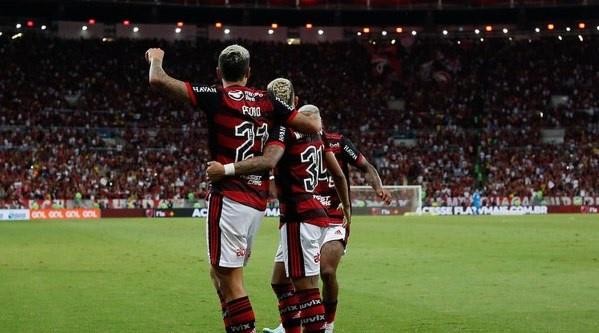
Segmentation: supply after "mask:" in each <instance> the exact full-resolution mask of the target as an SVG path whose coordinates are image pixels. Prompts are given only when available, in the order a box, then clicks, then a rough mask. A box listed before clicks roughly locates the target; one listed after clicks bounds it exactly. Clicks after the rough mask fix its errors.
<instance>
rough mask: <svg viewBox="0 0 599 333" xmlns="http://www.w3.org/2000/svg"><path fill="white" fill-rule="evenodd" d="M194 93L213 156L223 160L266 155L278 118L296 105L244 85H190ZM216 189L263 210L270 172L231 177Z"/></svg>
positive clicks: (189, 87) (232, 161) (215, 187)
mask: <svg viewBox="0 0 599 333" xmlns="http://www.w3.org/2000/svg"><path fill="white" fill-rule="evenodd" d="M188 89H189V91H190V96H191V98H192V102H193V104H194V105H197V106H198V107H199V108H200V109H202V110H203V111H204V112H206V114H207V119H208V136H209V137H208V144H209V149H210V154H211V158H212V160H214V161H218V162H220V163H222V164H228V163H234V162H239V161H242V160H245V159H248V158H251V157H254V156H260V155H262V151H263V149H264V145H265V143H266V141H267V140H268V133H269V130H270V127H271V125H272V124H273V122H274V120H275V118H277V119H281V118H283V117H286V116H288V115H291V114H292V113H293V109H292V108H290V107H288V106H286V105H284V104H283V103H279V102H278V101H275V102H273V101H272V100H271V98H270V97H269V96H268V94H267V93H266V92H265V91H261V90H256V89H252V88H248V87H243V86H230V87H226V88H225V87H211V86H203V85H189V86H188ZM212 191H216V192H219V193H222V194H223V195H224V196H226V197H229V198H230V199H232V200H235V201H237V202H240V203H242V204H245V205H248V206H251V207H254V208H256V209H259V210H264V209H265V208H266V199H267V197H268V181H267V173H266V172H262V173H256V174H252V175H247V176H236V177H228V178H226V179H225V180H223V181H221V182H218V183H216V184H213V185H212Z"/></svg>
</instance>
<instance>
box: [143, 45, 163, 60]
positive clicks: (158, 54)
mask: <svg viewBox="0 0 599 333" xmlns="http://www.w3.org/2000/svg"><path fill="white" fill-rule="evenodd" d="M163 58H164V51H163V50H162V49H159V48H154V49H148V50H147V51H146V60H147V61H148V62H149V63H152V61H154V60H159V61H162V59H163Z"/></svg>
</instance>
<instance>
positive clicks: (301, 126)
mask: <svg viewBox="0 0 599 333" xmlns="http://www.w3.org/2000/svg"><path fill="white" fill-rule="evenodd" d="M271 99H272V103H273V107H274V110H275V114H276V115H277V116H278V117H279V120H280V121H281V123H283V124H285V125H287V126H288V127H291V128H293V129H294V130H296V131H298V132H300V133H306V134H314V133H320V132H321V131H322V121H321V120H320V114H318V113H308V112H306V113H303V112H298V111H297V110H296V109H294V108H293V107H291V106H289V105H287V104H286V103H285V102H283V101H282V100H281V99H279V98H278V97H271Z"/></svg>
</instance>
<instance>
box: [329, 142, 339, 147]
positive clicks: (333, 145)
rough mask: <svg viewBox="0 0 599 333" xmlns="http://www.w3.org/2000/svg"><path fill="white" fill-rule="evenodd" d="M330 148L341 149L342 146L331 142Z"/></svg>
mask: <svg viewBox="0 0 599 333" xmlns="http://www.w3.org/2000/svg"><path fill="white" fill-rule="evenodd" d="M329 148H341V144H340V143H339V142H335V143H330V142H329Z"/></svg>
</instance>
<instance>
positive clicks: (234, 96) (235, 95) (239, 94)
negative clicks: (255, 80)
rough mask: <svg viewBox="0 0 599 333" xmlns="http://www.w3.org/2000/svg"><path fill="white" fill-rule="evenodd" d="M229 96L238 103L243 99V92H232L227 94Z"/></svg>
mask: <svg viewBox="0 0 599 333" xmlns="http://www.w3.org/2000/svg"><path fill="white" fill-rule="evenodd" d="M227 95H229V98H231V99H232V100H234V101H237V102H239V101H241V100H242V99H243V91H241V90H231V91H229V92H227Z"/></svg>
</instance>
